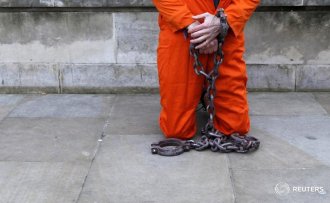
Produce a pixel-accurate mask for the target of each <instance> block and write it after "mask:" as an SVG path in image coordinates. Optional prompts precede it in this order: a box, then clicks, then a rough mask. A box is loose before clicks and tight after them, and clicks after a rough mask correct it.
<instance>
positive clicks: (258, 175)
mask: <svg viewBox="0 0 330 203" xmlns="http://www.w3.org/2000/svg"><path fill="white" fill-rule="evenodd" d="M329 179H330V168H318V169H291V170H290V169H283V170H233V182H234V187H235V194H236V202H238V203H241V202H242V203H243V202H244V203H249V202H253V203H254V202H267V203H268V202H270V203H271V202H276V203H277V202H285V203H296V202H317V203H327V202H330V194H329V193H330V182H329ZM298 187H301V188H300V189H298ZM307 187H309V189H307ZM311 187H314V189H313V190H314V192H306V191H307V190H309V191H311V190H312V189H311ZM315 187H319V189H318V192H316V189H315ZM321 187H322V189H323V190H321ZM275 188H277V191H278V193H276V192H275V191H276V190H275ZM298 191H301V192H298ZM302 191H305V192H302Z"/></svg>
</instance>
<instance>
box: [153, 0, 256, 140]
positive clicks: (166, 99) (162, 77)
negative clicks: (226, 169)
mask: <svg viewBox="0 0 330 203" xmlns="http://www.w3.org/2000/svg"><path fill="white" fill-rule="evenodd" d="M186 1H189V0H186ZM164 2H165V3H164ZM182 2H184V1H177V0H175V1H174V0H167V1H161V0H154V3H155V5H156V7H157V9H158V10H159V11H160V16H159V25H160V35H159V46H158V50H157V63H158V76H159V85H160V96H161V107H162V109H161V112H160V117H159V124H160V128H161V130H162V132H163V133H164V135H165V136H166V137H176V138H181V139H189V138H192V137H193V136H194V135H195V133H196V118H195V111H196V107H197V105H198V102H199V99H200V96H201V92H202V87H203V83H204V78H203V77H201V76H197V75H196V73H195V72H194V70H193V59H192V57H191V56H190V54H189V44H190V42H189V40H188V39H185V38H184V37H183V33H182V32H181V31H180V29H182V28H184V27H186V26H187V25H189V24H191V23H192V22H193V21H192V19H191V16H192V15H197V14H201V13H204V12H210V13H211V12H214V11H215V9H214V8H212V6H213V1H194V0H193V1H191V0H190V1H189V5H186V4H184V3H182ZM240 2H241V1H239V0H232V1H231V0H227V1H222V2H221V4H220V7H224V5H226V7H227V9H226V8H225V13H226V14H227V15H228V21H229V24H230V27H231V28H232V29H230V31H229V33H228V35H227V37H226V39H225V44H224V46H223V51H224V54H225V59H224V61H223V64H222V65H221V67H220V77H219V78H218V79H217V81H216V89H217V94H216V98H215V108H216V116H215V127H216V129H218V130H219V131H220V132H222V133H224V134H226V135H229V134H232V133H235V132H238V133H240V134H246V133H247V132H248V131H249V128H250V120H249V115H248V102H247V91H246V83H247V74H246V65H245V62H244V60H243V53H244V35H243V32H242V30H243V27H244V24H245V22H246V21H247V19H248V17H249V15H251V13H252V12H253V10H254V9H255V7H256V5H257V4H258V1H254V0H247V3H245V4H241V3H240ZM175 8H176V9H175ZM226 11H227V12H226ZM242 11H244V12H245V13H243V12H242ZM174 17H177V18H179V19H177V18H174ZM200 60H201V61H202V63H203V64H204V66H205V67H207V69H209V70H210V69H211V68H212V65H213V64H212V63H213V61H212V60H213V57H212V55H201V56H200Z"/></svg>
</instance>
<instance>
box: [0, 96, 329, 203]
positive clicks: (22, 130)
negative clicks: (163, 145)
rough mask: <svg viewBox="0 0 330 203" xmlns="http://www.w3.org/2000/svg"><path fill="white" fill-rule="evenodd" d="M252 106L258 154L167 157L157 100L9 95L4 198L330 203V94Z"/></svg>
mask: <svg viewBox="0 0 330 203" xmlns="http://www.w3.org/2000/svg"><path fill="white" fill-rule="evenodd" d="M249 101H250V114H251V126H252V129H251V132H250V134H251V135H253V136H256V137H258V138H259V139H260V140H261V142H262V144H261V147H260V149H259V151H257V152H255V153H251V154H220V153H212V152H210V151H205V152H195V151H192V152H189V153H185V154H183V155H181V156H178V157H171V158H168V157H161V156H156V155H151V153H150V144H151V143H152V142H155V141H158V140H160V139H163V137H162V135H161V132H160V130H159V127H158V122H157V121H158V113H159V96H158V95H0V120H1V122H0V188H1V189H0V202H1V203H2V202H4V203H7V202H17V203H25V202H32V203H39V202H40V203H45V202H56V203H57V202H59V203H66V202H81V203H93V202H98V203H101V202H102V203H103V202H104V203H108V202H164V203H165V202H166V203H167V202H212V203H213V202H224V203H227V202H242V203H243V202H244V203H245V202H330V182H329V180H330V147H329V145H330V93H250V95H249ZM198 118H199V125H201V123H202V122H204V120H205V119H206V115H205V113H201V112H199V113H198ZM276 185H277V187H276ZM275 189H277V193H276V192H275V191H276V190H275ZM288 189H290V190H288ZM316 190H317V191H316Z"/></svg>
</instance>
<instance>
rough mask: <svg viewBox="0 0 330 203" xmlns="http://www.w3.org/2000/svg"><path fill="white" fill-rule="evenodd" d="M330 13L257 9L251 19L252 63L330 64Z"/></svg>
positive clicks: (249, 50) (248, 44)
mask: <svg viewBox="0 0 330 203" xmlns="http://www.w3.org/2000/svg"><path fill="white" fill-rule="evenodd" d="M329 32H330V13H329V12H327V11H309V12H307V11H306V12H257V13H255V14H254V15H253V16H252V18H251V20H250V21H249V22H248V23H247V25H246V29H245V34H246V54H245V58H246V60H247V63H248V64H267V65H268V64H305V63H312V64H321V65H324V64H329V62H330V61H329V58H330V57H329V56H330V41H329V34H328V33H329Z"/></svg>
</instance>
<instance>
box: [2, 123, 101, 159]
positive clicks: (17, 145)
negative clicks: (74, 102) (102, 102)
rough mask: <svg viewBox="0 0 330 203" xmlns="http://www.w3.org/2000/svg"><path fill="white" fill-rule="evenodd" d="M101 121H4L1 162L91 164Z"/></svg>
mask: <svg viewBox="0 0 330 203" xmlns="http://www.w3.org/2000/svg"><path fill="white" fill-rule="evenodd" d="M103 126H104V119H101V118H98V119H95V118H79V119H78V118H75V119H50V118H43V119H40V118H29V119H26V118H7V119H5V120H4V121H3V122H2V123H1V124H0V140H1V142H0V160H1V161H51V162H58V161H90V160H91V159H92V157H93V155H94V151H95V149H96V146H97V141H98V139H99V137H100V136H101V134H102V128H103Z"/></svg>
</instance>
